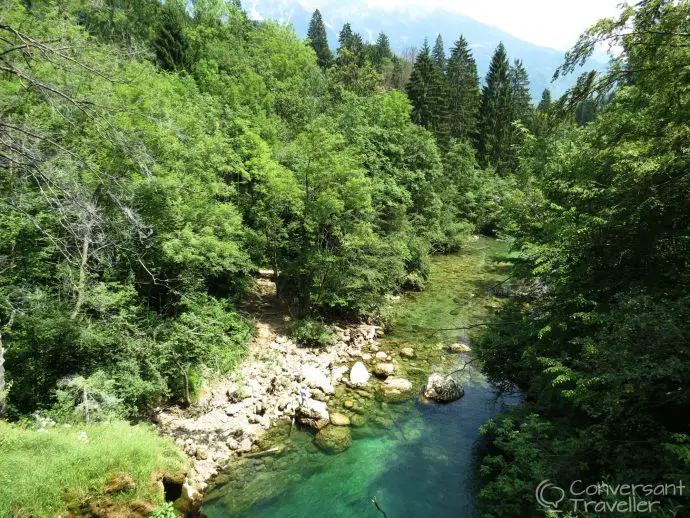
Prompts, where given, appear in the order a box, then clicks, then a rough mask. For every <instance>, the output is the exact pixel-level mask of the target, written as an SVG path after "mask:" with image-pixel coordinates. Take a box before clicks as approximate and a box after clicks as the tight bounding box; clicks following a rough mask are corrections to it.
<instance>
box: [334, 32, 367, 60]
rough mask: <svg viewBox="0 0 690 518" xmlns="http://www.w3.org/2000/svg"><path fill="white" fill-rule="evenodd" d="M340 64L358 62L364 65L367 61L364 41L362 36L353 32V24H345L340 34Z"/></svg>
mask: <svg viewBox="0 0 690 518" xmlns="http://www.w3.org/2000/svg"><path fill="white" fill-rule="evenodd" d="M338 42H339V44H340V47H338V65H340V66H345V65H348V64H351V63H353V62H354V63H356V64H357V65H359V66H363V65H364V63H365V61H366V56H365V55H364V41H363V40H362V36H361V35H360V34H358V33H356V32H353V30H352V26H351V25H350V24H349V23H346V24H345V25H343V28H342V29H341V30H340V35H339V36H338Z"/></svg>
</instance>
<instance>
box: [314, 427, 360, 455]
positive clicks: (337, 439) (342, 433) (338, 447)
mask: <svg viewBox="0 0 690 518" xmlns="http://www.w3.org/2000/svg"><path fill="white" fill-rule="evenodd" d="M314 444H316V445H317V446H318V447H319V448H321V449H322V450H323V451H325V452H326V453H342V452H344V451H345V450H347V449H348V448H349V447H350V446H351V445H352V433H351V432H350V428H348V427H346V426H327V427H325V428H323V429H321V430H319V432H318V433H317V434H316V437H314Z"/></svg>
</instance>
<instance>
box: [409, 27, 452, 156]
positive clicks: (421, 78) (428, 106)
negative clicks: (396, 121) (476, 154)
mask: <svg viewBox="0 0 690 518" xmlns="http://www.w3.org/2000/svg"><path fill="white" fill-rule="evenodd" d="M407 95H408V97H409V98H410V100H411V101H412V120H413V121H414V122H415V123H416V124H419V125H421V126H424V127H425V128H427V129H428V130H430V131H431V132H433V133H434V135H436V138H437V139H438V141H439V142H440V143H444V142H446V141H447V140H448V137H449V136H450V123H449V113H448V82H447V79H446V76H445V75H444V74H443V71H442V70H441V69H440V68H439V67H438V65H437V64H436V63H435V62H434V60H433V58H432V57H431V50H430V49H429V44H428V42H427V40H424V47H423V48H422V50H421V52H420V53H419V56H417V60H416V62H415V64H414V69H413V70H412V74H411V75H410V80H409V83H408V85H407Z"/></svg>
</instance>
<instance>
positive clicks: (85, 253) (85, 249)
mask: <svg viewBox="0 0 690 518" xmlns="http://www.w3.org/2000/svg"><path fill="white" fill-rule="evenodd" d="M90 241H91V238H90V236H89V233H87V234H86V236H85V237H84V243H83V244H82V247H81V265H80V267H79V285H78V286H77V302H76V304H75V305H74V311H73V312H72V320H74V319H75V318H77V316H78V315H79V310H80V309H81V305H82V304H83V303H84V297H85V296H86V265H87V263H88V262H89V243H90Z"/></svg>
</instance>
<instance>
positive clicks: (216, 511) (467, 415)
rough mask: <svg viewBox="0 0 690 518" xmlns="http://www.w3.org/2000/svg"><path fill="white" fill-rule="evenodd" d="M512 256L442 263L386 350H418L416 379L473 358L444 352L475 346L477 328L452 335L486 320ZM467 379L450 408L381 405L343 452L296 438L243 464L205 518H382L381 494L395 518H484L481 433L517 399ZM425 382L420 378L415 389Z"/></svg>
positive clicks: (212, 497)
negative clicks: (275, 453) (493, 289)
mask: <svg viewBox="0 0 690 518" xmlns="http://www.w3.org/2000/svg"><path fill="white" fill-rule="evenodd" d="M506 251H507V246H506V245H505V244H503V243H499V242H496V241H491V240H488V239H482V240H479V241H477V242H475V243H473V244H472V246H470V247H468V250H466V251H465V252H464V253H462V254H458V255H453V256H443V257H438V258H435V259H434V263H433V268H432V273H431V278H430V284H429V287H428V289H427V290H426V291H424V292H421V293H416V294H411V295H409V296H407V297H405V299H404V300H403V301H401V302H400V304H399V307H398V310H397V311H396V315H395V316H394V326H393V329H394V331H393V333H392V334H391V335H390V336H388V337H386V338H385V339H384V340H383V342H382V348H383V349H388V350H391V351H395V350H396V349H397V348H399V347H405V346H412V347H414V348H415V349H416V350H417V351H418V352H419V354H418V358H417V359H415V360H414V361H410V362H407V367H406V368H407V369H408V372H407V374H408V375H409V377H410V379H413V378H412V375H411V371H412V369H416V370H417V371H424V372H428V371H429V370H430V369H431V368H432V367H433V368H434V369H436V370H437V369H439V368H441V369H443V368H448V369H450V368H453V366H456V365H457V364H458V362H463V361H464V360H466V357H465V358H464V359H463V358H462V357H458V356H457V355H449V354H447V353H446V352H444V347H445V346H446V345H447V344H448V343H451V342H455V341H459V340H463V341H469V340H471V336H472V334H473V331H469V332H468V331H465V330H456V329H454V328H456V327H462V326H466V325H467V324H469V323H471V322H476V321H480V320H484V319H486V316H487V314H488V312H489V311H491V310H492V307H493V306H494V305H495V304H496V303H497V302H496V299H494V297H493V296H492V295H491V294H490V293H487V290H486V287H487V286H490V285H492V284H495V283H496V282H499V281H501V280H503V279H504V278H505V277H506V276H507V274H506V269H507V266H509V264H508V263H506V262H505V254H506ZM434 329H449V330H448V331H443V332H434ZM437 362H440V367H439V364H437ZM462 375H463V378H464V379H463V383H464V385H465V387H466V391H465V396H464V397H463V398H461V399H460V400H458V401H456V402H454V403H451V404H448V405H435V404H427V403H422V402H419V401H416V400H411V401H407V402H404V403H401V404H396V405H385V404H380V403H377V404H376V405H377V406H376V407H375V408H374V412H375V413H372V414H371V415H370V416H369V418H368V422H367V423H366V424H365V425H364V426H360V427H358V428H353V430H352V431H353V438H354V441H353V444H352V446H351V447H350V449H349V450H347V451H346V452H345V453H342V454H340V455H332V456H329V455H325V454H323V453H320V452H319V451H317V450H316V448H315V446H314V445H313V443H312V437H311V435H310V434H308V433H306V432H295V433H293V434H292V436H291V437H290V439H289V441H288V442H287V447H286V449H285V453H284V454H282V455H281V456H279V457H277V458H262V459H253V460H247V461H244V462H241V463H239V464H238V465H237V466H235V467H234V468H233V470H232V471H231V472H230V473H228V477H229V478H228V480H227V483H226V484H224V485H223V486H222V487H219V488H217V489H216V490H214V491H213V492H211V493H210V494H209V497H208V499H207V503H206V504H205V506H204V512H205V513H206V514H207V515H208V516H209V518H219V517H238V518H240V517H262V518H264V517H265V518H303V517H305V516H315V517H321V516H323V517H329V518H330V517H333V518H361V517H372V518H373V517H381V516H383V515H382V514H380V513H379V512H378V511H377V510H376V508H375V507H374V506H373V505H372V503H371V498H372V497H373V496H376V498H377V500H378V502H379V504H380V506H381V508H382V509H383V510H384V511H385V512H386V513H387V516H388V518H404V517H405V518H406V517H409V518H412V517H415V518H416V517H426V518H437V517H438V518H441V517H444V518H445V517H450V516H462V517H474V516H479V514H478V512H477V510H476V507H475V494H476V480H477V477H476V469H477V456H478V450H479V440H480V435H479V427H480V426H481V425H482V424H483V423H484V422H486V421H487V419H489V418H490V417H491V416H492V415H494V414H495V413H497V412H499V411H500V410H501V409H502V408H503V407H504V406H505V405H509V404H513V403H515V402H517V401H518V397H515V396H512V397H500V398H497V397H496V392H495V391H494V390H493V389H492V387H491V386H490V385H489V384H488V383H487V382H486V380H485V379H484V377H483V376H482V375H481V373H479V372H478V371H477V370H476V369H474V368H472V366H470V367H468V368H467V369H465V370H464V371H463V373H462ZM424 378H425V376H420V375H417V380H416V384H415V387H416V388H417V389H420V388H421V387H420V385H419V383H421V382H422V380H423V379H424Z"/></svg>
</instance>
